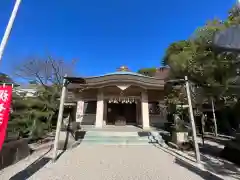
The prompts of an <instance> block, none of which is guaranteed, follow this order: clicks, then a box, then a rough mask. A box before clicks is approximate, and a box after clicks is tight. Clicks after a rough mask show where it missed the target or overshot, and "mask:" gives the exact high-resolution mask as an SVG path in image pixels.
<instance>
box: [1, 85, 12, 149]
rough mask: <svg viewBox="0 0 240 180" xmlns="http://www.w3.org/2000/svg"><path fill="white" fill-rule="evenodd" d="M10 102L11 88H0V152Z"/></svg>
mask: <svg viewBox="0 0 240 180" xmlns="http://www.w3.org/2000/svg"><path fill="white" fill-rule="evenodd" d="M11 101H12V86H7V85H6V86H0V150H1V149H2V145H3V143H4V140H5V136H6V130H7V124H8V119H9V113H10V108H11Z"/></svg>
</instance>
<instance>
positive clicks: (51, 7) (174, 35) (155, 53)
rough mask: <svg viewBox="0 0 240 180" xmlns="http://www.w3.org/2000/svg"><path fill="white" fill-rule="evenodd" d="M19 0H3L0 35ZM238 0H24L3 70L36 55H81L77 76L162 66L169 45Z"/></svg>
mask: <svg viewBox="0 0 240 180" xmlns="http://www.w3.org/2000/svg"><path fill="white" fill-rule="evenodd" d="M14 2H15V0H0V38H1V37H2V35H3V33H4V30H5V27H6V24H7V22H8V20H9V16H10V13H11V10H12V8H13V5H14ZM234 3H235V0H198V1H196V0H195V1H194V0H171V1H170V0H149V1H146V0H56V1H55V0H22V4H21V6H20V9H19V12H18V15H17V18H16V21H15V24H14V27H13V31H12V33H11V36H10V39H9V41H8V44H7V47H6V49H5V52H4V55H3V60H2V62H1V64H0V71H2V72H7V73H10V74H12V71H13V66H14V65H16V64H17V63H18V62H19V61H22V60H24V59H26V58H29V57H32V56H35V57H37V56H46V55H52V56H54V57H58V58H62V59H65V60H66V61H70V60H72V59H77V60H78V63H77V65H76V71H77V74H78V75H84V76H89V75H101V74H104V73H107V72H113V71H115V70H116V68H118V67H119V66H121V65H126V66H128V67H129V68H130V69H131V70H132V71H137V70H138V69H139V68H142V67H152V66H160V62H161V58H162V57H163V55H164V52H165V50H166V48H167V47H168V45H169V44H170V43H172V42H174V41H177V40H181V39H186V38H188V37H189V36H190V35H191V34H192V33H193V31H194V30H195V29H196V28H197V27H199V26H201V25H203V24H204V23H205V22H206V21H207V20H210V19H212V18H214V17H219V18H225V17H226V15H227V11H228V10H229V9H230V8H231V7H232V5H233V4H234Z"/></svg>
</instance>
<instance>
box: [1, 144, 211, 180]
mask: <svg viewBox="0 0 240 180" xmlns="http://www.w3.org/2000/svg"><path fill="white" fill-rule="evenodd" d="M46 152H47V151H46V150H45V151H40V152H37V153H35V154H33V155H31V156H29V157H28V158H26V159H24V160H22V161H20V162H18V163H17V164H15V165H13V166H10V167H8V168H5V169H4V170H2V171H0V179H1V180H8V179H11V180H24V179H30V180H79V179H82V180H158V179H159V180H193V179H194V180H202V179H211V178H210V177H207V178H206V176H205V174H202V173H194V172H193V170H192V171H190V170H188V169H190V168H189V167H188V168H186V167H184V165H183V164H184V163H180V160H176V159H175V157H174V156H172V155H170V154H168V153H166V152H163V151H162V150H161V149H158V148H157V147H154V146H150V145H149V146H104V145H94V146H87V145H81V146H78V147H76V148H74V149H71V150H68V151H66V152H65V153H63V154H62V156H61V157H60V158H59V159H58V160H57V161H56V162H55V163H52V162H51V161H49V160H50V157H51V156H50V155H51V154H50V153H51V152H50V153H46ZM39 157H40V159H38V158H39ZM36 159H38V160H37V161H36ZM197 174H199V175H197Z"/></svg>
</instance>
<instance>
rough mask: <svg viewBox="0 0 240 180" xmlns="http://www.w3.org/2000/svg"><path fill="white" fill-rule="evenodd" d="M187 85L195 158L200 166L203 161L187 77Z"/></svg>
mask: <svg viewBox="0 0 240 180" xmlns="http://www.w3.org/2000/svg"><path fill="white" fill-rule="evenodd" d="M185 83H186V91H187V99H188V109H189V114H190V121H191V125H192V136H193V143H194V150H195V156H196V161H197V163H198V164H200V163H201V159H200V153H199V147H198V143H197V133H196V125H195V121H194V115H193V108H192V100H191V94H190V88H189V82H188V77H187V76H185Z"/></svg>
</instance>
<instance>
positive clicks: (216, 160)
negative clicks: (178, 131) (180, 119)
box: [153, 134, 240, 180]
mask: <svg viewBox="0 0 240 180" xmlns="http://www.w3.org/2000/svg"><path fill="white" fill-rule="evenodd" d="M161 135H162V137H163V139H165V141H166V142H168V141H169V138H170V137H169V135H163V134H161ZM214 142H216V141H214ZM225 142H226V141H225V140H224V141H222V142H221V145H223V144H225ZM216 143H218V141H217V142H216ZM219 144H220V143H219ZM153 145H154V146H155V147H158V146H161V145H160V144H153ZM160 149H161V150H163V151H165V152H167V153H169V154H171V155H173V156H175V158H176V163H177V164H179V165H181V166H183V167H185V168H187V169H189V170H190V171H192V172H194V173H196V174H198V175H200V176H201V177H202V178H204V179H207V180H208V179H210V180H215V179H216V180H218V179H221V178H219V177H215V176H214V175H212V174H210V173H208V172H207V171H211V172H213V173H215V174H218V175H221V176H226V177H233V178H235V179H238V180H240V168H239V166H237V165H236V164H234V163H231V162H229V161H227V160H225V159H223V158H221V152H222V150H223V148H221V147H219V146H215V145H212V144H209V143H207V142H205V144H204V145H202V144H200V143H199V149H200V152H201V161H202V162H203V164H204V167H205V169H206V170H207V171H201V170H200V169H199V168H198V167H194V166H193V165H192V164H190V163H187V161H184V159H186V160H189V161H192V162H195V161H194V159H195V155H194V153H193V152H191V151H190V152H187V151H185V152H183V153H184V154H185V155H184V154H183V153H180V152H179V153H178V151H175V150H174V151H173V150H171V148H168V149H166V148H164V147H161V148H160Z"/></svg>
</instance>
